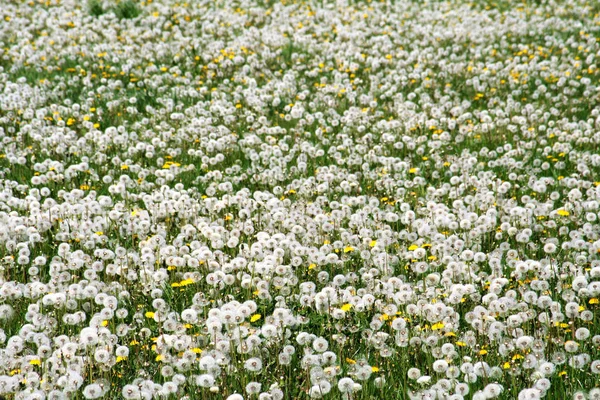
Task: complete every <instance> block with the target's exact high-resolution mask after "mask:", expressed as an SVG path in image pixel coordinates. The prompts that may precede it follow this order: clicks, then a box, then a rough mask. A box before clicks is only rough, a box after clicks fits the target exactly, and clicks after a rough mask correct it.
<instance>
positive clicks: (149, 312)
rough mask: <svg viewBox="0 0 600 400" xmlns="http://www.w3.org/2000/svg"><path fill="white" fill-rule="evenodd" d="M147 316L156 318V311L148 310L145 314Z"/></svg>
mask: <svg viewBox="0 0 600 400" xmlns="http://www.w3.org/2000/svg"><path fill="white" fill-rule="evenodd" d="M144 315H145V316H146V318H154V312H153V311H147V312H146V314H144Z"/></svg>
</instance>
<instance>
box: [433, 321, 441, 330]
mask: <svg viewBox="0 0 600 400" xmlns="http://www.w3.org/2000/svg"><path fill="white" fill-rule="evenodd" d="M443 327H444V323H443V322H438V323H437V324H433V325H432V326H431V330H434V331H438V330H440V329H442V328H443Z"/></svg>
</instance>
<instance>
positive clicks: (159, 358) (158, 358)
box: [155, 354, 163, 361]
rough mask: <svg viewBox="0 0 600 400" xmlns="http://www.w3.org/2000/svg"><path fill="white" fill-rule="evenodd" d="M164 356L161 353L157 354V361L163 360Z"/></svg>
mask: <svg viewBox="0 0 600 400" xmlns="http://www.w3.org/2000/svg"><path fill="white" fill-rule="evenodd" d="M162 358H163V357H162V356H161V355H160V354H159V355H157V356H156V358H155V360H156V361H161V360H162Z"/></svg>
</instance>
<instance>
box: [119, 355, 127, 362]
mask: <svg viewBox="0 0 600 400" xmlns="http://www.w3.org/2000/svg"><path fill="white" fill-rule="evenodd" d="M125 360H127V357H123V356H118V357H117V362H118V363H119V362H121V361H125Z"/></svg>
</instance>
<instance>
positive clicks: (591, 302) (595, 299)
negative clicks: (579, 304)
mask: <svg viewBox="0 0 600 400" xmlns="http://www.w3.org/2000/svg"><path fill="white" fill-rule="evenodd" d="M588 303H590V304H598V303H599V301H598V299H597V298H595V297H594V298H593V299H590V301H588Z"/></svg>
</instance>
